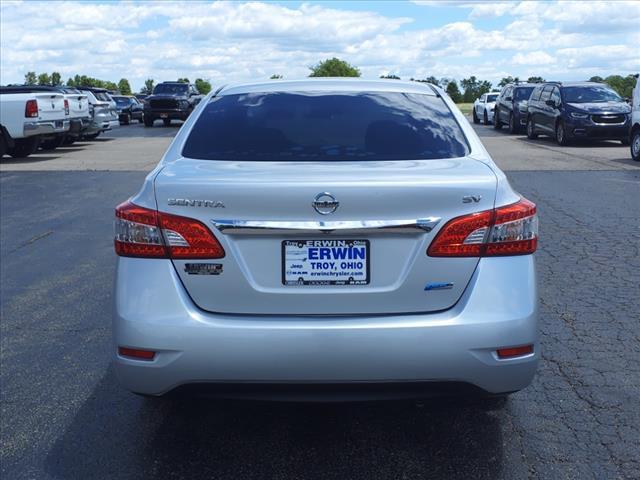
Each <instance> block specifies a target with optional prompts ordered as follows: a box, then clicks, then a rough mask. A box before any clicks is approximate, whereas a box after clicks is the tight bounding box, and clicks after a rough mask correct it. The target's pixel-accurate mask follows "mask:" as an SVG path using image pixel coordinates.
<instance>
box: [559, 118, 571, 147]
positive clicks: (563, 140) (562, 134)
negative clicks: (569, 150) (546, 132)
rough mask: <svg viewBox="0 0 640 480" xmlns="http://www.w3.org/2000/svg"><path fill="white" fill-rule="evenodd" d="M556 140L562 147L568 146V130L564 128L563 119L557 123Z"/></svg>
mask: <svg viewBox="0 0 640 480" xmlns="http://www.w3.org/2000/svg"><path fill="white" fill-rule="evenodd" d="M556 142H557V143H558V145H560V146H561V147H566V146H567V145H569V139H568V138H567V131H566V130H565V128H564V122H563V121H562V120H558V122H557V123H556Z"/></svg>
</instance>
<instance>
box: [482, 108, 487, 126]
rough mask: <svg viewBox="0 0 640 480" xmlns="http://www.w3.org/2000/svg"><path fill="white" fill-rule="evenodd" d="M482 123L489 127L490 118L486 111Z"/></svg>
mask: <svg viewBox="0 0 640 480" xmlns="http://www.w3.org/2000/svg"><path fill="white" fill-rule="evenodd" d="M482 123H484V124H485V125H489V116H488V115H487V111H486V110H485V111H484V115H483V118H482Z"/></svg>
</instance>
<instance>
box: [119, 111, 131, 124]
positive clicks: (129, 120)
mask: <svg viewBox="0 0 640 480" xmlns="http://www.w3.org/2000/svg"><path fill="white" fill-rule="evenodd" d="M121 123H122V124H123V125H129V124H130V123H131V114H130V113H127V116H126V117H124V120H123V121H122V122H121Z"/></svg>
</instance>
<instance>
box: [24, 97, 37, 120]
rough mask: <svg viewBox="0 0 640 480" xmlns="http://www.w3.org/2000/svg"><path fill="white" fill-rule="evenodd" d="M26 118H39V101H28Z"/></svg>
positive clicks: (25, 111) (25, 109)
mask: <svg viewBox="0 0 640 480" xmlns="http://www.w3.org/2000/svg"><path fill="white" fill-rule="evenodd" d="M24 116H25V117H27V118H33V117H37V116H38V101H37V100H27V103H26V105H25V107H24Z"/></svg>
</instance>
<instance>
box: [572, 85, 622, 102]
mask: <svg viewBox="0 0 640 480" xmlns="http://www.w3.org/2000/svg"><path fill="white" fill-rule="evenodd" d="M562 96H563V97H564V101H565V102H567V103H600V102H622V101H623V100H622V98H621V97H620V95H618V94H617V93H616V92H614V91H613V90H611V89H610V88H607V87H601V86H600V85H594V86H588V87H586V86H585V87H564V88H563V89H562Z"/></svg>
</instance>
